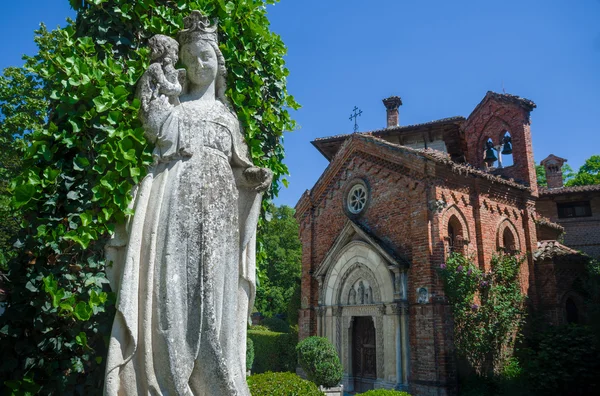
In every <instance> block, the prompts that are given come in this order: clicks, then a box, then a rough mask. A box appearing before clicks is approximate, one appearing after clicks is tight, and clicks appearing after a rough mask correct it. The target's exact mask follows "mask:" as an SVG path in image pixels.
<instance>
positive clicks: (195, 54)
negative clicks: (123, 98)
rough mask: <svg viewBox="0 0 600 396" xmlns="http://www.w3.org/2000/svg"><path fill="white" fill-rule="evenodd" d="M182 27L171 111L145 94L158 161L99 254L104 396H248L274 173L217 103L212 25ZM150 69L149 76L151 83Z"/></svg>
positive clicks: (220, 89)
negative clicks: (259, 239)
mask: <svg viewBox="0 0 600 396" xmlns="http://www.w3.org/2000/svg"><path fill="white" fill-rule="evenodd" d="M184 26H185V30H183V31H182V32H180V34H179V36H178V41H179V45H180V46H181V51H180V61H181V63H182V64H183V65H184V66H185V68H186V69H187V73H186V81H185V84H183V86H184V91H183V92H182V93H181V95H180V96H179V98H178V99H179V101H180V103H179V101H170V100H169V98H168V97H166V96H164V95H150V98H149V100H148V103H147V106H146V107H145V108H142V110H141V114H140V117H141V119H142V121H143V124H144V129H145V133H146V136H147V138H148V139H149V140H151V141H153V142H154V143H155V145H156V149H155V151H154V158H155V162H154V165H153V166H152V167H151V169H150V170H149V173H148V175H147V176H146V177H145V178H144V179H143V180H142V182H141V183H140V184H139V185H138V186H137V187H136V191H135V200H134V204H133V205H134V209H135V215H134V216H133V218H132V219H131V221H130V222H129V223H128V224H127V225H126V226H123V227H120V228H119V229H117V232H115V235H114V237H113V239H112V240H111V242H109V244H108V245H107V248H106V256H107V260H110V261H112V262H113V264H112V268H111V270H110V272H109V273H108V276H109V280H110V282H111V285H112V287H113V289H114V290H118V298H117V313H116V315H115V319H114V323H113V328H112V335H111V339H110V344H109V352H108V359H107V367H106V383H105V394H107V395H150V394H152V395H211V396H212V395H215V396H219V395H227V396H229V395H242V396H249V395H250V393H249V391H248V387H247V385H246V376H245V373H246V364H245V362H246V327H247V321H248V317H249V313H250V308H251V307H252V304H253V299H254V295H255V290H256V282H255V241H256V239H255V237H256V223H257V220H258V215H259V212H260V206H261V205H260V203H261V198H262V193H263V192H264V191H265V190H266V189H267V188H268V187H269V186H270V184H271V180H272V173H271V171H269V170H267V169H263V168H258V167H255V166H254V165H253V164H252V161H251V159H250V157H249V155H248V147H247V145H246V143H245V141H244V138H243V136H242V134H241V132H240V126H239V122H238V119H237V117H236V115H235V113H234V112H233V111H232V110H231V108H230V107H229V105H228V103H227V100H226V98H225V89H226V86H225V73H226V69H225V64H224V58H223V55H222V54H221V52H220V50H219V47H218V43H217V33H216V26H214V25H211V23H210V21H209V20H208V19H207V18H206V17H204V16H203V15H202V14H201V13H200V12H198V11H194V12H192V13H191V14H190V16H188V17H187V18H185V21H184ZM161 40H162V39H161ZM167 41H168V40H167ZM169 53H170V54H171V55H169V56H171V65H172V63H174V62H173V59H172V52H169ZM150 67H151V68H152V67H154V68H155V69H157V70H155V72H152V73H153V74H152V77H149V78H154V76H156V75H159V73H158V68H156V67H155V66H150ZM164 70H166V71H165V72H164V76H165V78H166V79H167V80H169V82H170V83H171V84H175V83H174V82H173V81H174V80H173V77H169V76H170V75H171V76H172V75H174V72H173V70H171V69H170V68H169V67H168V65H167V67H165V69H164ZM164 70H163V71H164ZM178 74H179V73H178ZM159 77H160V76H159ZM140 83H141V84H146V82H145V81H144V80H143V79H142V81H140ZM163 84H164V82H163V83H160V85H161V87H167V85H163ZM169 88H171V87H169ZM145 89H146V88H140V90H139V92H141V95H146V94H147V93H145V91H144V90H145ZM162 89H163V88H159V91H158V92H159V93H160V91H161V90H162ZM169 91H170V92H175V90H170V89H169ZM173 102H174V103H173Z"/></svg>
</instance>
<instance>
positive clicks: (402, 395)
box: [359, 389, 410, 396]
mask: <svg viewBox="0 0 600 396" xmlns="http://www.w3.org/2000/svg"><path fill="white" fill-rule="evenodd" d="M359 395H361V396H410V394H408V393H406V392H402V391H397V390H389V389H375V390H370V391H368V392H365V393H359Z"/></svg>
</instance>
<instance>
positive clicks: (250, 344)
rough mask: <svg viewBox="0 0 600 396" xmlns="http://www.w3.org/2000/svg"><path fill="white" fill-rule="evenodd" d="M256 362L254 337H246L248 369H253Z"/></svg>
mask: <svg viewBox="0 0 600 396" xmlns="http://www.w3.org/2000/svg"><path fill="white" fill-rule="evenodd" d="M253 363H254V342H253V341H252V338H250V337H246V370H252V364H253Z"/></svg>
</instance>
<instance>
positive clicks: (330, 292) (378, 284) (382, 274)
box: [322, 241, 394, 306]
mask: <svg viewBox="0 0 600 396" xmlns="http://www.w3.org/2000/svg"><path fill="white" fill-rule="evenodd" d="M387 266H388V264H387V263H386V262H385V260H383V258H382V257H381V256H380V255H379V253H377V251H375V249H373V247H371V245H369V244H367V243H365V242H363V241H352V242H350V243H348V244H347V245H346V246H344V247H343V248H342V249H341V251H340V253H339V254H338V255H337V257H336V260H335V263H334V265H333V266H332V267H331V269H330V270H329V271H327V274H326V276H325V279H324V282H323V286H322V287H323V293H322V296H323V300H322V304H323V305H325V306H332V305H337V304H339V303H340V298H343V289H345V285H346V284H347V283H349V282H348V279H350V277H352V278H353V277H354V276H358V274H364V275H365V276H367V277H369V278H371V279H372V281H373V285H372V286H373V298H374V299H377V300H378V301H384V302H387V301H393V300H394V288H393V281H392V277H391V273H390V271H389V270H388V268H387ZM357 270H359V271H360V272H357ZM353 273H354V274H355V275H353ZM357 279H358V278H357ZM349 287H350V286H347V290H349ZM375 289H378V290H377V292H376V291H375Z"/></svg>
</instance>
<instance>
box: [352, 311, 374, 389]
mask: <svg viewBox="0 0 600 396" xmlns="http://www.w3.org/2000/svg"><path fill="white" fill-rule="evenodd" d="M352 346H353V348H352V376H353V377H354V391H355V392H366V391H368V390H370V389H373V387H374V384H375V380H376V379H377V349H376V342H375V324H374V323H373V318H372V317H370V316H357V317H355V318H354V326H353V329H352Z"/></svg>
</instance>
